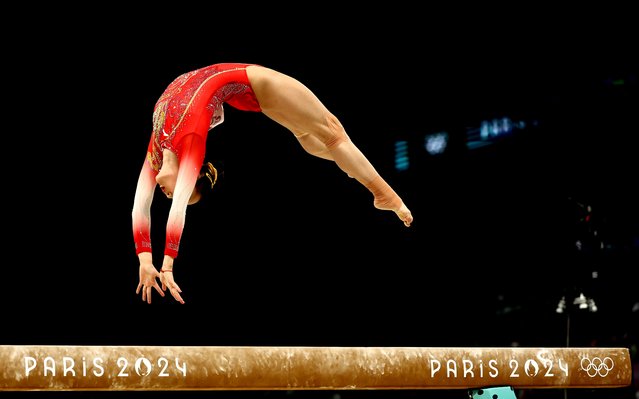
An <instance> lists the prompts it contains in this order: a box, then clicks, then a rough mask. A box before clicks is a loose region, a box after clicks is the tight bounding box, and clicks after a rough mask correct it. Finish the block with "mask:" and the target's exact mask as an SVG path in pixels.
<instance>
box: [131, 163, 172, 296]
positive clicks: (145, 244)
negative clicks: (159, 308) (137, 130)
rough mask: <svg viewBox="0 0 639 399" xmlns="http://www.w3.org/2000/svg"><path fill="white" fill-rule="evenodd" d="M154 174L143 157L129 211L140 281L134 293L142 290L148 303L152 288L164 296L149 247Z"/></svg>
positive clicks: (154, 184)
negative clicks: (130, 210)
mask: <svg viewBox="0 0 639 399" xmlns="http://www.w3.org/2000/svg"><path fill="white" fill-rule="evenodd" d="M156 175H157V172H155V171H154V170H153V168H151V166H150V165H149V161H148V160H147V159H145V160H144V163H143V164H142V170H141V171H140V176H139V177H138V184H137V187H136V190H135V199H134V201H133V211H132V213H131V216H132V222H133V240H134V242H135V253H136V255H137V256H138V259H139V261H140V271H139V274H140V281H139V283H138V286H137V288H136V290H135V293H136V294H138V293H140V290H142V300H143V301H146V302H148V303H151V292H152V290H151V289H152V288H155V290H156V291H158V293H159V294H160V295H161V296H164V292H162V290H161V289H160V286H159V285H158V282H157V280H156V278H157V277H159V274H160V273H159V272H158V271H157V269H156V268H155V266H153V254H152V248H151V203H152V202H153V193H154V191H155V186H156V184H157V183H156V181H155V176H156Z"/></svg>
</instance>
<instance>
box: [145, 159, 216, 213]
mask: <svg viewBox="0 0 639 399" xmlns="http://www.w3.org/2000/svg"><path fill="white" fill-rule="evenodd" d="M165 165H166V164H165ZM165 165H163V167H162V168H161V169H160V171H159V173H158V174H157V176H156V177H155V180H156V182H157V184H158V185H159V186H160V190H162V192H163V193H164V195H166V197H167V198H169V199H172V198H173V191H174V190H175V184H176V181H177V169H176V168H171V167H169V166H168V165H167V166H166V167H164V166H165ZM217 174H218V173H217V169H216V168H215V167H214V166H213V164H212V163H211V162H205V163H204V165H202V167H201V168H200V173H199V174H198V177H197V180H196V182H195V187H194V188H193V191H192V192H191V196H190V197H189V202H188V204H189V205H193V204H197V203H198V202H200V201H201V200H202V199H203V198H204V197H206V196H207V194H208V193H209V192H211V191H212V190H213V186H215V183H216V182H217Z"/></svg>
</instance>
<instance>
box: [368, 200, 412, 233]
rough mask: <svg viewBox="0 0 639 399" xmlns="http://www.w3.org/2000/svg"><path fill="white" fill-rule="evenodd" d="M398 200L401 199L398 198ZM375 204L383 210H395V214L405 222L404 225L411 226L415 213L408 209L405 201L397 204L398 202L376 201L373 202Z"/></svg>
mask: <svg viewBox="0 0 639 399" xmlns="http://www.w3.org/2000/svg"><path fill="white" fill-rule="evenodd" d="M398 201H401V200H399V199H398ZM373 205H375V208H377V209H381V210H382V211H393V212H395V214H397V217H399V220H401V221H402V222H404V225H405V226H406V227H410V224H411V223H413V214H412V213H411V211H410V209H408V207H407V206H406V205H404V202H400V205H399V206H397V205H396V204H389V203H383V202H381V201H375V202H373Z"/></svg>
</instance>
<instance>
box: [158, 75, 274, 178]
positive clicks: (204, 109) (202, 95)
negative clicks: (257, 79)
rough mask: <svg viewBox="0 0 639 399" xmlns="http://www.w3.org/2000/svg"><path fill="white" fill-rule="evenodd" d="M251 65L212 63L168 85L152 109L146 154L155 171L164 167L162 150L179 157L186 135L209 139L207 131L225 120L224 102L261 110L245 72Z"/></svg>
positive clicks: (247, 109) (244, 109)
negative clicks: (151, 125)
mask: <svg viewBox="0 0 639 399" xmlns="http://www.w3.org/2000/svg"><path fill="white" fill-rule="evenodd" d="M250 65H253V64H246V63H221V64H213V65H210V66H207V67H203V68H200V69H196V70H194V71H190V72H187V73H184V74H182V75H180V76H178V77H177V78H176V79H175V80H173V82H171V83H170V84H169V85H168V86H167V88H166V89H165V90H164V92H163V93H162V95H161V96H160V98H159V99H158V101H157V102H156V104H155V107H154V110H153V134H152V140H151V143H150V144H151V145H150V146H149V149H148V153H147V157H148V159H149V162H150V164H151V166H152V167H153V169H154V170H155V171H159V170H160V168H161V166H162V150H163V149H165V148H166V149H170V150H171V151H173V152H174V153H175V154H176V155H178V157H180V153H181V146H180V144H181V142H182V139H183V138H184V137H185V136H186V135H189V134H197V135H201V136H203V138H204V139H205V140H204V142H206V135H207V134H208V131H209V130H210V129H211V128H213V127H214V126H216V125H218V124H220V123H222V122H223V121H224V108H223V106H222V105H223V104H224V103H227V104H229V105H231V106H232V107H234V108H237V109H239V110H242V111H253V112H260V111H261V109H260V106H259V103H258V101H257V99H256V97H255V93H254V92H253V89H252V87H251V84H250V82H249V79H248V77H247V75H246V67H248V66H250Z"/></svg>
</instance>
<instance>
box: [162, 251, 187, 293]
mask: <svg viewBox="0 0 639 399" xmlns="http://www.w3.org/2000/svg"><path fill="white" fill-rule="evenodd" d="M160 281H162V291H166V289H167V288H168V289H169V292H171V295H173V298H175V300H176V301H178V302H180V303H181V304H184V299H182V296H181V295H180V293H181V292H182V289H181V288H180V286H179V285H177V283H176V282H175V280H174V277H173V258H171V257H170V256H168V255H164V262H163V263H162V270H161V271H160ZM162 296H164V294H163V295H162Z"/></svg>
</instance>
